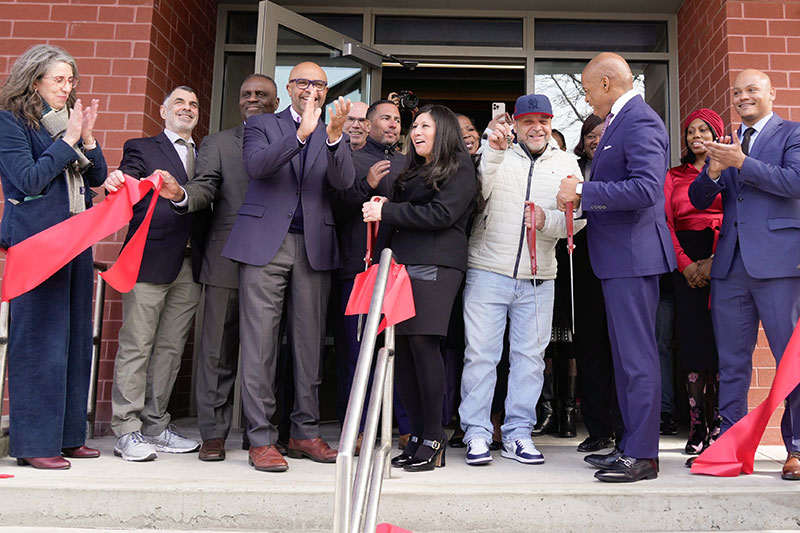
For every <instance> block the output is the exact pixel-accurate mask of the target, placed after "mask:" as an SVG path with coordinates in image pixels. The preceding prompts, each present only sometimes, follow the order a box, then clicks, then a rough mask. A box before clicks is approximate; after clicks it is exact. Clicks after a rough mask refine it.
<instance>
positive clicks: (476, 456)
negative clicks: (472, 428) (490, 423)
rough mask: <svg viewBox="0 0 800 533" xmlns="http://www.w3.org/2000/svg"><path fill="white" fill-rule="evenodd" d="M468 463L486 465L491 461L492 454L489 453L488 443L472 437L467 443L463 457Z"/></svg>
mask: <svg viewBox="0 0 800 533" xmlns="http://www.w3.org/2000/svg"><path fill="white" fill-rule="evenodd" d="M465 459H466V461H467V464H468V465H473V466H475V465H486V464H489V463H491V462H492V454H490V453H489V444H488V443H487V442H486V441H485V440H483V439H481V438H474V439H471V440H470V441H469V442H468V443H467V455H466V457H465Z"/></svg>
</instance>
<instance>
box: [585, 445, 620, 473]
mask: <svg viewBox="0 0 800 533" xmlns="http://www.w3.org/2000/svg"><path fill="white" fill-rule="evenodd" d="M620 457H622V450H620V449H619V448H614V450H612V451H611V453H592V454H589V455H587V456H586V457H584V458H583V460H584V461H586V462H587V463H589V464H590V465H592V466H593V467H595V468H599V469H600V470H606V469H609V468H611V467H612V466H613V465H614V463H615V462H616V461H617V459H619V458H620Z"/></svg>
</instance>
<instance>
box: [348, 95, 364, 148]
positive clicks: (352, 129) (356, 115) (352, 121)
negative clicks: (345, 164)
mask: <svg viewBox="0 0 800 533" xmlns="http://www.w3.org/2000/svg"><path fill="white" fill-rule="evenodd" d="M367 109H369V106H368V105H367V104H365V103H364V102H353V104H352V105H351V106H350V112H349V113H348V114H347V119H346V120H345V121H344V127H343V128H342V131H344V132H345V133H346V134H347V135H348V136H349V137H350V149H351V150H360V149H362V148H364V145H365V144H367V135H369V122H368V121H367Z"/></svg>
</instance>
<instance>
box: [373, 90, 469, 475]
mask: <svg viewBox="0 0 800 533" xmlns="http://www.w3.org/2000/svg"><path fill="white" fill-rule="evenodd" d="M408 142H409V143H410V147H411V148H410V152H409V153H410V158H409V166H408V168H407V169H406V170H405V171H404V172H403V173H402V174H401V175H400V176H398V177H397V179H396V180H395V189H394V192H393V197H392V199H391V201H389V200H388V199H386V198H383V199H382V200H383V201H382V202H380V203H378V202H367V203H365V204H364V206H363V213H364V221H365V222H372V221H378V220H382V221H383V222H384V223H386V224H389V225H390V226H392V227H393V228H394V230H395V232H394V235H393V237H392V242H391V247H392V250H394V253H395V255H396V257H397V260H398V261H399V262H400V263H403V264H405V265H406V268H407V270H408V274H409V277H410V278H411V287H412V290H413V293H414V303H415V307H416V312H417V314H416V316H415V317H413V318H411V319H409V320H407V321H405V322H402V323H400V324H398V325H397V330H396V333H397V337H396V341H395V343H396V372H397V373H396V385H397V391H398V394H400V399H401V400H402V402H403V406H404V407H405V408H406V411H407V412H408V418H409V422H410V423H411V432H412V437H411V439H410V440H409V443H408V445H407V446H406V447H405V449H404V450H403V453H401V454H400V455H398V456H397V457H395V458H394V459H392V464H393V465H394V466H396V467H404V468H405V470H407V471H410V472H416V471H425V470H433V468H434V467H435V466H444V464H445V447H446V444H447V442H446V440H445V436H444V430H443V428H442V402H443V394H444V363H443V361H442V356H441V354H440V351H439V342H440V340H441V338H442V337H444V336H445V335H447V327H448V323H449V321H450V314H451V312H452V308H453V303H454V301H455V297H456V294H457V293H458V289H459V287H460V286H461V281H462V279H463V277H464V271H465V270H466V267H467V236H466V229H467V223H468V220H469V216H470V214H471V212H472V209H473V207H474V204H475V198H476V195H477V178H476V176H475V165H474V164H473V162H472V160H471V159H470V155H469V153H468V151H467V148H466V146H465V144H464V140H463V139H462V136H461V129H460V127H459V124H458V120H457V119H456V117H455V115H454V114H453V112H452V111H450V110H449V109H448V108H446V107H444V106H440V105H428V106H425V107H423V108H422V109H420V110H419V113H418V114H417V116H416V118H415V119H414V123H413V125H412V126H411V130H410V132H409V136H408Z"/></svg>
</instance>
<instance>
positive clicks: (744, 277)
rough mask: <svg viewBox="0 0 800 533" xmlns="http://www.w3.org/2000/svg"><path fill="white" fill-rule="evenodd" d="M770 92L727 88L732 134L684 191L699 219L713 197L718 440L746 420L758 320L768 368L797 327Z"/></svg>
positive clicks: (781, 142) (795, 133) (795, 446)
mask: <svg viewBox="0 0 800 533" xmlns="http://www.w3.org/2000/svg"><path fill="white" fill-rule="evenodd" d="M774 100H775V89H774V88H773V87H772V83H771V81H770V79H769V77H768V76H767V75H766V74H764V73H763V72H761V71H758V70H751V69H748V70H745V71H743V72H742V73H741V74H739V75H738V76H737V77H736V80H735V81H734V83H733V93H732V101H733V106H734V108H735V109H736V112H737V113H738V114H739V116H740V117H741V119H742V124H741V126H740V127H739V129H738V130H737V132H736V134H735V135H733V139H732V140H731V138H730V137H724V138H722V139H720V140H719V142H709V143H706V144H707V147H708V153H709V157H710V159H709V163H708V165H707V166H706V168H705V169H703V172H701V173H700V175H699V176H697V178H696V179H695V181H694V182H693V183H692V185H691V186H690V187H689V198H690V200H691V202H692V204H693V205H694V206H695V207H697V208H698V209H706V208H707V207H708V206H710V205H711V202H713V201H714V198H716V196H717V195H718V194H722V206H723V213H724V217H723V222H722V229H721V231H720V233H719V242H718V243H717V250H716V253H715V254H714V262H713V263H712V265H711V316H712V320H713V324H714V333H715V336H716V339H717V351H718V352H719V377H720V388H719V408H720V415H722V431H723V432H724V431H726V430H727V429H728V428H730V427H731V426H732V425H733V424H735V423H736V421H737V420H739V419H740V418H742V417H743V416H744V415H746V414H747V393H748V390H749V388H750V378H751V373H752V355H753V350H754V348H755V345H756V338H757V335H758V322H759V320H760V321H761V322H762V323H763V324H764V332H765V333H766V334H767V340H768V341H769V347H770V349H771V350H772V354H773V355H774V356H775V361H776V363H779V362H780V359H781V355H782V354H783V351H784V349H785V348H786V345H787V343H788V342H789V337H791V335H792V331H793V330H794V326H795V324H796V323H797V320H798V317H800V270H798V269H800V124H799V123H797V122H790V121H788V120H783V119H782V118H780V117H779V116H778V115H777V114H775V113H773V111H772V104H773V102H774ZM781 433H782V435H783V442H784V444H785V445H786V450H787V451H788V452H789V453H788V456H787V458H786V462H785V464H784V466H783V471H782V475H781V477H782V478H783V479H786V480H795V481H796V480H800V393H798V391H797V390H795V391H794V392H793V393H792V394H790V395H789V398H788V399H787V405H786V410H785V411H784V413H783V419H782V420H781Z"/></svg>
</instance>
